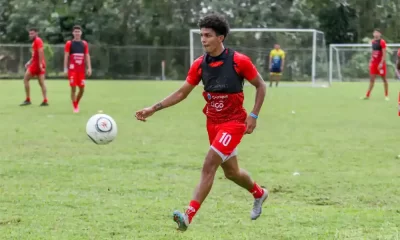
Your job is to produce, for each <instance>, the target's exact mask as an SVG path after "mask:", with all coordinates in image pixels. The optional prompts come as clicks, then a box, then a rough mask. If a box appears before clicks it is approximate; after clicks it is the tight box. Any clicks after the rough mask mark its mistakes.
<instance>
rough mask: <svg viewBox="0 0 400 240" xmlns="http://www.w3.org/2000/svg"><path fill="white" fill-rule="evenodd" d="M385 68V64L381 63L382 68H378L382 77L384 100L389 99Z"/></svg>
mask: <svg viewBox="0 0 400 240" xmlns="http://www.w3.org/2000/svg"><path fill="white" fill-rule="evenodd" d="M386 70H387V68H386V64H383V66H382V69H380V75H381V77H382V81H383V87H384V90H385V100H386V101H389V83H388V81H387V78H386Z"/></svg>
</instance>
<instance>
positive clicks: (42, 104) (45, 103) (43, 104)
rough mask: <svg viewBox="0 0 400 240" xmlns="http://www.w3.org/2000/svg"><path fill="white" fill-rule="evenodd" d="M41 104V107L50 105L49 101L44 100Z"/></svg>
mask: <svg viewBox="0 0 400 240" xmlns="http://www.w3.org/2000/svg"><path fill="white" fill-rule="evenodd" d="M40 106H41V107H47V106H49V103H47V102H42V103H41V104H40Z"/></svg>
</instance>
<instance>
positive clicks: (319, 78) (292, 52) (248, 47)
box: [190, 28, 330, 87]
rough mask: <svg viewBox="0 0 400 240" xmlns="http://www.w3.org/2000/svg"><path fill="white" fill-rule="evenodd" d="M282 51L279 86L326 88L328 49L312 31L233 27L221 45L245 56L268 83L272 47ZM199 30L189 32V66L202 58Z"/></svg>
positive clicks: (322, 39)
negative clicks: (282, 64) (278, 46)
mask: <svg viewBox="0 0 400 240" xmlns="http://www.w3.org/2000/svg"><path fill="white" fill-rule="evenodd" d="M276 43H277V44H279V45H280V46H281V48H282V50H283V51H285V64H284V71H283V74H282V77H281V83H280V85H281V86H282V85H286V86H313V87H327V86H329V85H330V82H329V76H328V49H327V47H326V44H325V36H324V33H323V32H321V31H317V30H315V29H284V28H282V29H279V28H233V29H230V33H229V35H228V36H227V38H226V40H225V42H224V45H225V47H228V48H232V49H234V50H236V51H239V52H241V53H244V54H246V55H247V56H249V57H250V58H251V60H252V61H253V63H254V64H255V65H256V67H257V69H258V71H259V72H260V74H261V75H262V76H263V78H264V80H269V78H270V76H269V69H268V68H269V53H270V51H271V50H272V49H273V48H274V44H276ZM203 54H204V51H203V48H202V44H201V39H200V30H199V29H191V30H190V63H191V64H192V63H193V61H194V60H195V59H197V58H198V57H199V56H201V55H203Z"/></svg>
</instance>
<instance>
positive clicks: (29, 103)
mask: <svg viewBox="0 0 400 240" xmlns="http://www.w3.org/2000/svg"><path fill="white" fill-rule="evenodd" d="M31 104H32V103H31V101H27V100H25V101H24V102H23V103H21V104H20V106H28V105H31Z"/></svg>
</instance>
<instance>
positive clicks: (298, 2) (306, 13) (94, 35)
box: [0, 0, 400, 77]
mask: <svg viewBox="0 0 400 240" xmlns="http://www.w3.org/2000/svg"><path fill="white" fill-rule="evenodd" d="M377 2H379V4H383V5H377ZM396 4H397V5H396ZM399 8H400V5H399V3H396V1H389V0H381V1H375V0H348V1H345V0H342V1H338V0H279V1H277V0H257V1H255V0H230V1H228V0H227V1H213V0H203V1H201V2H200V1H193V0H152V1H145V0H102V1H100V0H87V1H80V0H79V1H78V0H42V1H40V3H38V1H34V0H0V42H1V43H29V39H28V34H27V32H26V29H27V28H28V27H30V26H36V27H38V28H39V29H40V31H41V33H40V34H41V37H42V38H43V39H44V40H45V42H46V43H48V44H63V43H64V42H65V41H66V40H68V39H70V38H71V28H72V26H73V25H74V24H80V25H82V26H83V28H84V38H85V39H87V40H88V41H89V42H90V43H91V44H92V45H95V46H96V47H95V49H97V50H98V52H97V53H93V54H94V55H98V56H108V58H109V59H111V60H108V62H107V63H104V62H102V63H97V64H98V66H104V65H107V67H108V70H105V72H108V73H111V72H112V71H111V70H110V69H112V68H113V65H114V66H115V65H118V66H120V69H119V70H118V72H120V73H121V72H122V73H121V74H122V75H125V76H127V75H126V74H124V71H125V69H127V68H129V69H133V68H134V69H137V70H138V71H139V72H140V74H138V73H135V74H134V75H137V76H138V75H143V76H147V75H148V73H150V72H154V70H153V69H159V66H160V61H161V59H165V60H167V62H166V64H167V66H169V68H168V69H170V70H171V71H173V70H175V71H176V70H177V71H178V72H181V71H182V70H185V69H187V67H188V62H189V59H188V54H189V51H188V50H187V46H188V45H189V34H188V32H189V29H190V28H196V23H197V20H198V18H199V17H201V16H202V15H204V14H206V13H209V12H212V11H217V12H220V13H223V14H225V15H226V16H227V17H228V18H229V20H230V24H231V27H237V28H239V27H249V28H250V27H251V28H257V27H264V28H266V27H269V28H316V29H319V30H321V31H323V32H324V33H325V39H326V44H329V43H343V42H346V43H349V42H362V41H363V39H364V38H365V37H370V36H371V33H372V30H373V29H374V28H376V27H379V28H381V29H382V30H383V31H384V36H385V39H387V41H389V42H400V21H396V20H398V19H399V15H400V9H399ZM105 45H107V46H109V45H114V46H115V45H117V46H127V45H141V46H143V45H146V46H149V45H151V46H176V47H182V46H183V48H182V49H179V50H170V51H167V50H165V51H163V52H164V53H163V54H162V55H163V56H158V55H159V53H158V52H157V51H153V50H148V49H147V50H146V51H147V52H145V53H144V52H143V51H144V50H143V49H138V51H137V52H134V53H133V52H132V51H126V50H123V49H122V50H121V49H120V50H115V51H107V50H106V48H105V47H104V46H105ZM267 47H270V46H267ZM293 47H295V48H296V47H298V46H293ZM184 48H186V49H184ZM141 51H142V52H143V53H142V52H141ZM21 52H22V51H21ZM53 52H54V56H55V57H57V56H58V54H57V52H61V53H62V50H57V49H53ZM117 53H118V55H116V54H117ZM166 53H167V54H166ZM110 55H114V56H115V57H113V56H110ZM165 55H168V56H167V57H166V56H165ZM156 57H159V59H160V61H156V62H151V63H148V64H146V65H151V66H144V64H143V63H142V60H143V58H149V59H150V58H151V59H153V58H156ZM53 62H55V64H56V65H58V64H59V60H53ZM18 63H19V62H18ZM125 63H127V64H125ZM95 64H96V63H95ZM124 64H125V65H124ZM97 73H99V71H97ZM171 74H172V73H171ZM181 74H182V73H181ZM183 74H184V73H183ZM103 75H104V74H103ZM109 75H110V74H109ZM116 75H117V72H114V73H112V74H111V75H110V76H111V77H118V76H116ZM128 75H129V74H128ZM149 77H150V76H149ZM171 77H182V76H181V75H179V76H176V74H175V75H174V74H172V75H171Z"/></svg>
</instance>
